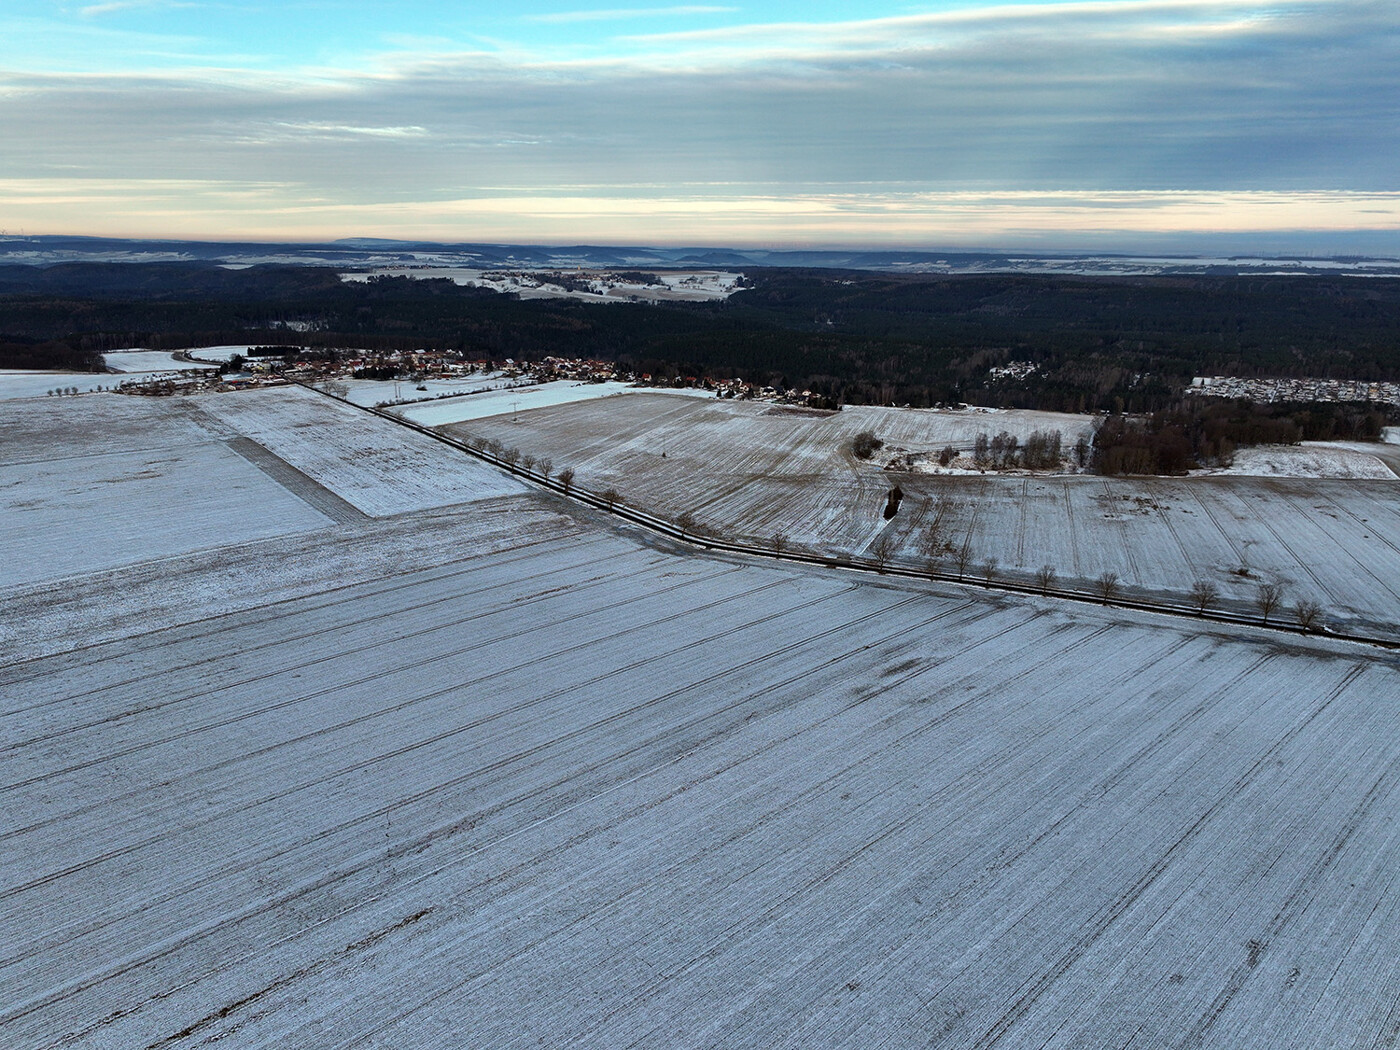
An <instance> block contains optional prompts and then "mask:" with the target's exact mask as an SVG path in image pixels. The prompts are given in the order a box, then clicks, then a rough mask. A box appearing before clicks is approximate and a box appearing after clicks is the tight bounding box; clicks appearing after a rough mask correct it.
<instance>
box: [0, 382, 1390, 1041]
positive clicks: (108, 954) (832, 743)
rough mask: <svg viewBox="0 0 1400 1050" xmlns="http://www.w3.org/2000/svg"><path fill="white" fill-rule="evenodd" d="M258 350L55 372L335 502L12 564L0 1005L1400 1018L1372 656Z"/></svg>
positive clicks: (347, 1016)
mask: <svg viewBox="0 0 1400 1050" xmlns="http://www.w3.org/2000/svg"><path fill="white" fill-rule="evenodd" d="M279 393H283V394H285V393H287V392H286V391H282V392H277V391H268V392H266V395H261V394H260V395H256V396H253V395H247V394H232V395H226V396H223V397H221V398H196V399H193V401H192V405H191V406H183V405H182V401H181V400H173V399H172V400H160V401H155V400H152V401H141V402H135V404H139V405H142V406H144V407H142V408H140V409H131V410H130V412H131V413H132V414H127V415H123V414H122V413H123V412H126V411H127V410H125V409H117V410H112V411H110V412H108V411H107V409H106V408H101V409H99V406H101V405H102V404H103V402H102V401H101V400H99V399H97V398H74V399H71V402H70V403H71V404H73V405H75V406H79V407H82V406H89V407H90V410H91V411H92V412H94V413H100V412H106V413H107V414H105V415H102V414H95V415H91V416H89V417H87V424H88V431H89V432H90V433H91V435H93V436H91V437H89V438H85V439H83V440H85V441H88V445H87V446H84V447H86V448H88V450H89V452H90V454H91V455H92V456H94V457H96V458H98V459H101V458H103V457H106V456H109V455H112V454H115V450H117V449H121V448H127V449H128V450H129V451H128V452H123V453H120V454H122V455H126V454H130V446H131V442H132V441H134V440H135V439H136V438H137V437H138V436H139V435H142V434H144V435H146V436H147V438H148V440H149V441H150V442H152V447H155V448H158V449H169V448H171V447H179V446H180V444H181V442H182V440H184V441H186V442H187V443H188V444H189V445H190V447H192V448H202V447H203V446H202V445H200V444H199V443H198V441H197V440H196V435H197V434H199V433H202V434H204V435H206V437H208V438H210V440H214V439H215V438H217V440H216V441H215V445H216V447H218V448H223V449H228V448H229V446H228V445H227V442H228V441H230V440H234V439H236V438H242V439H244V440H250V441H256V443H257V444H258V446H259V447H260V448H263V449H264V450H267V454H269V455H275V456H277V457H278V458H279V460H280V461H281V462H283V463H285V464H286V465H287V467H288V468H289V470H292V471H294V472H295V473H287V472H285V471H284V472H278V473H276V474H275V475H274V474H270V473H267V472H264V471H260V470H258V469H257V468H256V467H254V466H253V465H252V464H251V463H250V462H249V460H248V459H246V458H244V457H242V456H239V455H236V454H233V453H232V452H231V451H230V453H229V455H227V456H226V457H218V458H215V457H213V456H212V455H210V456H209V458H207V459H206V460H205V461H203V471H204V473H203V475H202V476H203V477H204V479H205V484H206V487H208V488H210V489H217V488H218V487H219V486H220V485H221V484H224V483H225V481H226V479H228V478H233V477H237V476H242V475H238V473H237V472H238V471H242V470H244V469H245V468H246V469H247V470H250V471H254V472H255V474H250V475H247V476H248V477H250V478H252V477H254V476H256V477H257V478H261V479H263V480H262V482H260V484H263V483H265V484H266V485H269V486H275V487H276V488H278V489H279V490H280V491H281V492H282V493H283V497H284V498H286V499H288V500H291V501H292V503H291V504H288V505H289V506H291V505H301V506H306V507H310V504H307V503H306V501H305V499H304V498H303V497H300V496H297V495H295V494H294V493H293V489H294V488H297V487H299V486H305V485H308V484H311V485H316V486H321V487H323V488H324V489H325V491H326V492H328V493H330V494H332V495H334V496H335V497H336V498H338V499H340V500H342V501H345V502H346V503H347V505H352V506H354V507H355V508H356V509H357V511H358V516H349V515H346V516H342V517H341V518H338V519H332V518H330V517H327V516H326V515H325V514H319V516H318V517H316V519H315V523H314V525H312V524H310V523H308V525H307V527H298V528H290V527H289V528H287V529H285V530H284V531H282V532H281V533H278V534H270V535H241V534H240V535H236V536H235V535H231V536H230V537H229V542H228V544H227V545H225V546H222V547H220V548H218V549H217V550H211V549H205V548H188V547H178V545H167V546H166V547H163V548H161V549H160V550H158V551H153V550H152V549H150V548H148V547H144V546H142V545H141V544H139V543H135V542H125V543H123V544H121V545H117V544H112V546H111V547H110V549H109V554H108V557H107V558H106V560H105V561H103V562H102V563H101V564H100V565H94V566H92V567H89V568H83V567H81V566H75V567H74V568H72V570H71V574H70V575H68V576H67V577H65V578H64V579H63V581H62V585H61V586H59V587H55V586H53V585H52V584H51V583H50V582H49V581H47V580H41V579H35V580H30V581H27V582H13V583H10V584H8V585H3V586H0V655H2V656H3V659H0V987H3V988H5V989H6V994H5V996H3V997H0V1045H5V1046H17V1047H25V1048H31V1047H32V1048H41V1047H44V1048H47V1047H91V1048H97V1047H123V1048H125V1047H144V1048H172V1050H173V1048H192V1047H196V1046H211V1045H212V1046H227V1047H239V1048H244V1047H264V1046H265V1047H277V1048H287V1047H298V1048H300V1047H314V1048H317V1050H320V1048H335V1047H352V1046H383V1047H394V1048H396V1050H398V1048H413V1047H425V1048H426V1047H441V1046H444V1045H446V1046H473V1047H475V1046H483V1047H485V1046H490V1047H512V1046H520V1047H524V1046H533V1045H540V1044H545V1045H553V1046H598V1047H604V1046H606V1047H618V1046H665V1047H671V1046H686V1047H690V1046H695V1047H699V1046H738V1047H754V1048H759V1047H763V1048H766V1047H772V1046H780V1045H792V1046H849V1047H853V1048H856V1047H860V1048H864V1047H896V1046H928V1045H936V1046H941V1047H957V1048H975V1047H980V1048H989V1047H999V1048H1016V1050H1020V1048H1027V1050H1029V1048H1044V1047H1063V1048H1075V1050H1078V1048H1099V1047H1103V1048H1108V1047H1122V1046H1127V1045H1132V1046H1144V1047H1147V1046H1172V1047H1176V1046H1200V1047H1220V1048H1230V1050H1237V1048H1255V1047H1258V1048H1269V1050H1273V1048H1275V1047H1284V1046H1286V1047H1299V1048H1305V1047H1306V1048H1312V1047H1324V1046H1338V1045H1344V1046H1348V1047H1365V1048H1370V1047H1376V1048H1379V1047H1383V1046H1387V1045H1390V1042H1391V1041H1392V1040H1393V1035H1394V1032H1395V1031H1396V1029H1397V1026H1398V1025H1400V985H1397V983H1396V978H1395V974H1394V966H1393V962H1394V959H1395V958H1396V957H1397V954H1400V893H1397V892H1396V877H1397V876H1396V872H1397V871H1400V830H1398V829H1397V828H1396V825H1395V820H1394V819H1393V818H1394V813H1395V812H1396V810H1397V806H1400V736H1397V734H1396V732H1395V715H1396V705H1397V702H1398V701H1397V698H1400V658H1397V657H1396V656H1395V655H1394V654H1392V653H1388V652H1385V651H1381V650H1377V649H1375V648H1372V647H1367V646H1359V645H1353V644H1348V643H1342V642H1337V641H1329V640H1326V639H1321V638H1309V639H1302V638H1289V637H1288V636H1283V635H1279V634H1277V633H1274V632H1268V631H1262V630H1254V629H1249V628H1235V627H1231V628H1225V627H1217V628H1212V627H1211V626H1210V625H1207V624H1200V623H1197V622H1194V621H1190V620H1182V619H1181V618H1166V617H1157V616H1152V615H1148V614H1144V613H1139V612H1132V611H1127V610H1116V609H1112V608H1109V609H1104V608H1100V607H1098V606H1085V605H1082V604H1078V603H1061V602H1056V601H1053V600H1040V599H1031V598H1025V597H1019V596H1017V597H1013V596H997V595H996V594H995V593H992V592H986V591H983V590H982V589H980V588H975V587H960V586H958V585H956V584H951V583H940V584H934V583H928V582H908V581H895V580H892V579H890V578H881V577H878V576H875V575H873V574H854V573H846V572H838V571H832V570H826V569H821V568H815V567H805V566H800V565H793V564H783V563H774V562H770V561H766V560H761V559H746V558H740V557H729V556H718V555H712V554H706V553H703V552H699V551H696V550H694V549H691V548H689V547H683V546H680V545H678V544H673V543H670V542H668V541H665V540H662V539H658V538H656V537H654V536H651V535H650V534H648V533H645V532H643V531H642V530H640V529H636V528H632V527H629V526H619V525H617V524H616V519H612V518H609V517H608V516H607V515H605V514H603V513H601V512H594V511H590V510H587V509H582V508H578V507H577V506H574V505H571V504H569V503H567V502H566V501H564V500H562V499H560V498H558V497H555V496H552V495H549V494H541V493H537V492H532V491H530V490H529V489H527V488H525V487H524V486H522V485H521V484H520V483H518V482H517V481H514V480H513V479H510V478H508V477H505V476H504V475H502V474H499V473H496V472H494V471H493V470H492V468H489V467H487V466H485V465H484V464H481V463H479V462H477V461H473V460H470V459H467V458H465V457H464V456H462V455H461V454H459V453H457V452H455V451H454V450H452V449H450V448H448V447H447V446H444V445H442V444H440V443H436V442H433V441H431V440H429V439H426V438H422V437H421V436H420V435H414V434H412V433H411V432H408V431H406V430H405V429H404V428H402V427H399V426H396V425H394V424H392V423H389V422H387V421H384V420H379V419H376V418H374V417H372V416H370V415H368V414H365V413H362V412H359V411H358V410H355V409H352V408H348V407H346V406H342V405H338V404H336V403H335V402H332V401H330V400H329V399H325V398H320V397H319V396H317V395H311V394H302V393H298V394H295V395H293V396H291V397H282V398H281V399H280V400H274V398H275V397H277V396H278V395H279ZM111 400H112V401H114V402H118V401H119V402H120V403H121V404H126V403H127V401H126V399H116V398H113V399H111ZM610 402H616V403H619V404H621V403H630V404H633V405H634V406H635V407H636V410H637V411H638V412H641V411H645V412H648V413H654V414H656V416H657V418H664V417H665V414H666V413H668V412H681V411H683V410H684V408H685V406H686V405H688V404H689V403H690V402H688V401H687V399H681V398H676V399H669V400H668V399H661V398H656V399H653V398H646V397H640V396H633V395H628V396H626V397H621V398H613V399H609V401H608V402H596V403H594V404H593V405H590V406H572V407H571V410H572V411H579V410H582V409H585V408H588V409H591V408H594V407H597V406H601V405H604V404H608V403H610ZM190 411H195V415H193V416H191V415H189V414H188V413H189V412H190ZM547 411H548V412H549V413H554V412H562V411H563V410H562V409H560V410H555V409H550V410H547ZM538 415H539V416H540V417H541V418H544V417H545V412H543V411H542V412H541V413H539V414H538ZM521 418H522V422H521V423H520V424H518V425H513V424H510V423H509V422H500V423H499V425H500V426H502V427H508V426H515V427H516V428H517V430H519V431H520V432H522V433H524V432H527V424H526V422H525V420H526V418H527V417H526V416H524V415H522V417H521ZM766 418H767V420H768V421H766V422H764V423H762V424H761V425H762V426H769V425H771V420H772V419H773V418H777V417H766ZM68 422H69V424H70V426H72V425H74V424H76V422H77V418H76V417H72V418H70V419H69V420H68ZM225 428H226V429H225ZM31 429H32V435H33V436H32V438H30V439H28V440H29V443H30V445H31V446H32V451H33V453H34V456H35V458H48V459H50V460H53V461H54V462H55V463H59V464H62V463H63V462H64V460H63V457H62V456H61V455H60V453H61V452H62V451H63V450H64V448H65V447H66V446H65V443H64V439H63V437H62V435H61V434H60V432H59V431H58V430H56V429H51V430H44V429H43V428H41V427H39V426H37V425H32V427H31ZM716 433H717V434H718V433H722V431H720V429H719V428H718V427H716ZM99 434H102V435H105V436H101V437H99V436H97V435H99ZM650 440H651V439H650V438H649V437H648V438H643V439H639V442H638V446H637V447H635V448H634V449H633V450H632V452H631V453H629V454H630V455H633V456H636V457H642V456H645V455H649V454H651V453H650V452H649V451H647V449H646V447H645V446H646V444H647V443H648V442H649V441H650ZM521 444H522V446H523V441H522V442H521ZM704 447H705V446H701V448H704ZM713 447H715V448H717V447H718V445H717V444H716V445H715V446H713ZM355 450H360V451H359V454H356V451H355ZM70 451H71V450H70ZM203 454H204V453H201V455H203ZM596 454H597V455H599V456H602V455H603V454H604V453H603V452H602V451H599V452H598V453H596ZM691 454H692V453H684V454H678V453H677V452H673V451H672V450H671V449H670V448H668V449H667V456H666V459H665V460H664V463H665V464H666V466H667V467H668V468H669V467H670V466H671V465H672V463H673V462H677V463H679V464H680V465H684V464H685V463H687V462H689V460H687V459H685V458H684V456H688V455H691ZM755 455H761V452H760V453H755ZM75 458H76V457H75ZM657 458H658V459H659V454H658V457H657ZM818 460H819V456H818V454H817V452H816V451H815V450H814V451H813V452H812V453H811V460H810V461H811V462H813V463H815V462H817V461H818ZM580 462H582V461H580ZM600 462H601V460H600ZM7 469H8V466H7V465H6V464H4V463H0V480H4V479H6V478H7V477H8V476H9V475H7V474H6V473H5V471H6V470H7ZM75 469H76V468H75ZM579 469H580V480H584V478H583V468H582V466H580V467H579ZM633 473H634V476H638V477H641V476H642V473H641V472H640V471H634V472H633ZM813 473H814V476H817V477H820V476H821V472H820V471H819V470H814V471H813ZM849 473H850V475H851V477H852V478H853V479H856V480H855V484H857V485H858V484H861V483H864V481H865V475H864V474H862V473H861V471H860V469H858V468H856V467H855V466H851V467H850V468H849ZM655 476H656V477H661V476H662V475H659V474H658V475H655ZM277 478H280V479H282V480H280V481H278V480H276V479H277ZM591 480H592V479H591V477H590V478H589V481H590V482H591ZM875 480H876V481H878V480H880V479H878V478H876V479H875ZM969 480H977V481H980V480H982V479H969ZM658 484H659V483H658ZM1100 484H1101V483H1100ZM1371 484H1378V483H1371ZM287 486H290V488H289V487H287ZM108 489H109V490H110V491H111V492H112V493H113V495H112V496H111V497H110V504H111V507H112V508H118V507H121V506H123V504H122V499H124V498H125V497H123V496H122V495H121V494H122V493H125V492H128V491H131V492H139V491H141V490H140V487H139V483H138V482H132V483H130V484H128V485H112V486H108ZM87 491H88V487H87V483H86V482H85V483H83V484H80V485H76V486H74V485H70V486H69V487H67V488H65V487H64V486H63V484H61V475H55V480H53V481H52V482H51V484H50V489H49V490H48V498H49V500H50V503H51V505H50V507H49V510H48V511H47V513H49V514H50V515H51V516H52V517H53V520H55V521H60V520H62V515H63V513H64V508H65V506H68V507H70V508H71V509H72V511H73V515H74V520H75V521H77V522H79V523H80V524H81V527H82V528H83V529H85V530H87V531H86V532H84V533H82V535H84V536H90V537H93V538H94V539H98V538H100V537H101V535H102V533H101V532H100V528H99V526H100V522H97V521H96V520H94V521H90V522H89V521H88V520H87V518H88V514H87V512H86V510H85V508H86V504H84V503H83V502H82V501H83V500H85V499H86V498H87V497H86V495H85V493H86V492H87ZM270 491H271V490H262V489H260V490H259V491H258V493H257V494H256V501H257V502H256V503H254V504H253V505H254V506H255V507H259V506H260V507H269V506H272V503H271V502H270V500H271V499H272V497H271V495H270ZM736 491H737V489H736ZM862 491H863V490H862ZM871 491H872V492H876V491H877V490H876V489H874V488H873V487H872V489H871ZM453 494H461V495H462V496H463V498H462V499H461V500H458V501H455V502H448V499H449V497H450V496H451V495H453ZM1172 498H1173V499H1175V498H1176V497H1172ZM65 501H67V502H65ZM395 508H399V509H397V510H396V509H395ZM372 511H373V512H374V513H371V512H372ZM164 512H165V514H166V515H167V517H168V519H169V524H168V527H169V529H170V532H171V534H177V533H178V532H179V530H180V527H181V526H182V525H184V524H187V523H190V522H194V521H198V520H200V518H201V515H203V514H204V511H203V510H202V509H201V504H199V503H198V502H197V501H173V502H171V503H169V504H167V505H165V506H164ZM308 512H309V513H312V512H310V511H308ZM1149 512H1150V513H1144V514H1143V516H1144V517H1148V516H1150V514H1157V515H1158V516H1159V517H1160V516H1161V515H1160V513H1159V512H1157V511H1155V510H1151V508H1149ZM114 513H115V511H114ZM979 513H980V512H979ZM1105 513H1106V511H1105ZM1134 513H1138V512H1137V511H1134ZM1281 513H1282V511H1281V509H1275V512H1274V513H1273V514H1272V515H1270V518H1271V520H1273V521H1274V522H1275V523H1276V522H1277V520H1278V518H1279V517H1280V515H1281ZM837 517H838V518H839V515H838V516H837ZM1204 517H1205V515H1204V510H1202V518H1204ZM256 518H257V514H256V513H255V512H254V511H252V510H250V511H248V512H247V513H246V515H245V518H244V519H237V518H235V519H233V520H253V519H256ZM1105 520H1106V521H1109V520H1111V519H1105ZM1167 520H1171V519H1167ZM1124 527H1125V528H1126V527H1127V526H1124Z"/></svg>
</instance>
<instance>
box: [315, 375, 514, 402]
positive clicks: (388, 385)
mask: <svg viewBox="0 0 1400 1050" xmlns="http://www.w3.org/2000/svg"><path fill="white" fill-rule="evenodd" d="M518 381H519V380H516V379H509V378H507V377H506V376H505V375H503V374H502V373H500V372H483V373H479V374H477V375H470V376H463V377H462V378H461V379H425V380H423V381H422V382H421V383H415V382H413V381H411V380H408V379H342V380H338V382H342V383H344V384H345V386H346V387H347V388H348V389H349V392H348V393H347V394H346V400H347V401H350V402H353V403H354V404H356V405H365V406H369V407H373V406H374V405H380V404H383V403H385V402H386V401H427V400H430V399H432V398H435V397H441V396H442V395H444V394H472V393H476V392H477V391H480V390H496V389H499V388H500V387H503V386H505V385H506V384H507V383H514V382H518ZM420 386H422V387H426V388H427V389H425V390H419V389H418V388H419V387H420Z"/></svg>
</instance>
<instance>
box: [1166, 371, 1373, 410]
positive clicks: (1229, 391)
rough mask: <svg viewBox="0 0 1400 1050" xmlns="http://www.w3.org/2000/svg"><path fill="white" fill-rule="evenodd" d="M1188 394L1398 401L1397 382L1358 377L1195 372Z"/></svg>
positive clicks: (1288, 400)
mask: <svg viewBox="0 0 1400 1050" xmlns="http://www.w3.org/2000/svg"><path fill="white" fill-rule="evenodd" d="M1186 392H1187V393H1188V394H1196V395H1198V396H1201V397H1224V398H1233V399H1236V400H1240V401H1254V402H1258V403H1260V404H1270V403H1273V402H1285V403H1291V402H1307V401H1347V402H1351V401H1375V402H1380V403H1384V404H1390V405H1400V383H1368V382H1366V381H1364V380H1359V379H1236V378H1234V377H1232V376H1196V378H1194V379H1192V380H1191V385H1190V386H1189V387H1187V388H1186Z"/></svg>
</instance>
